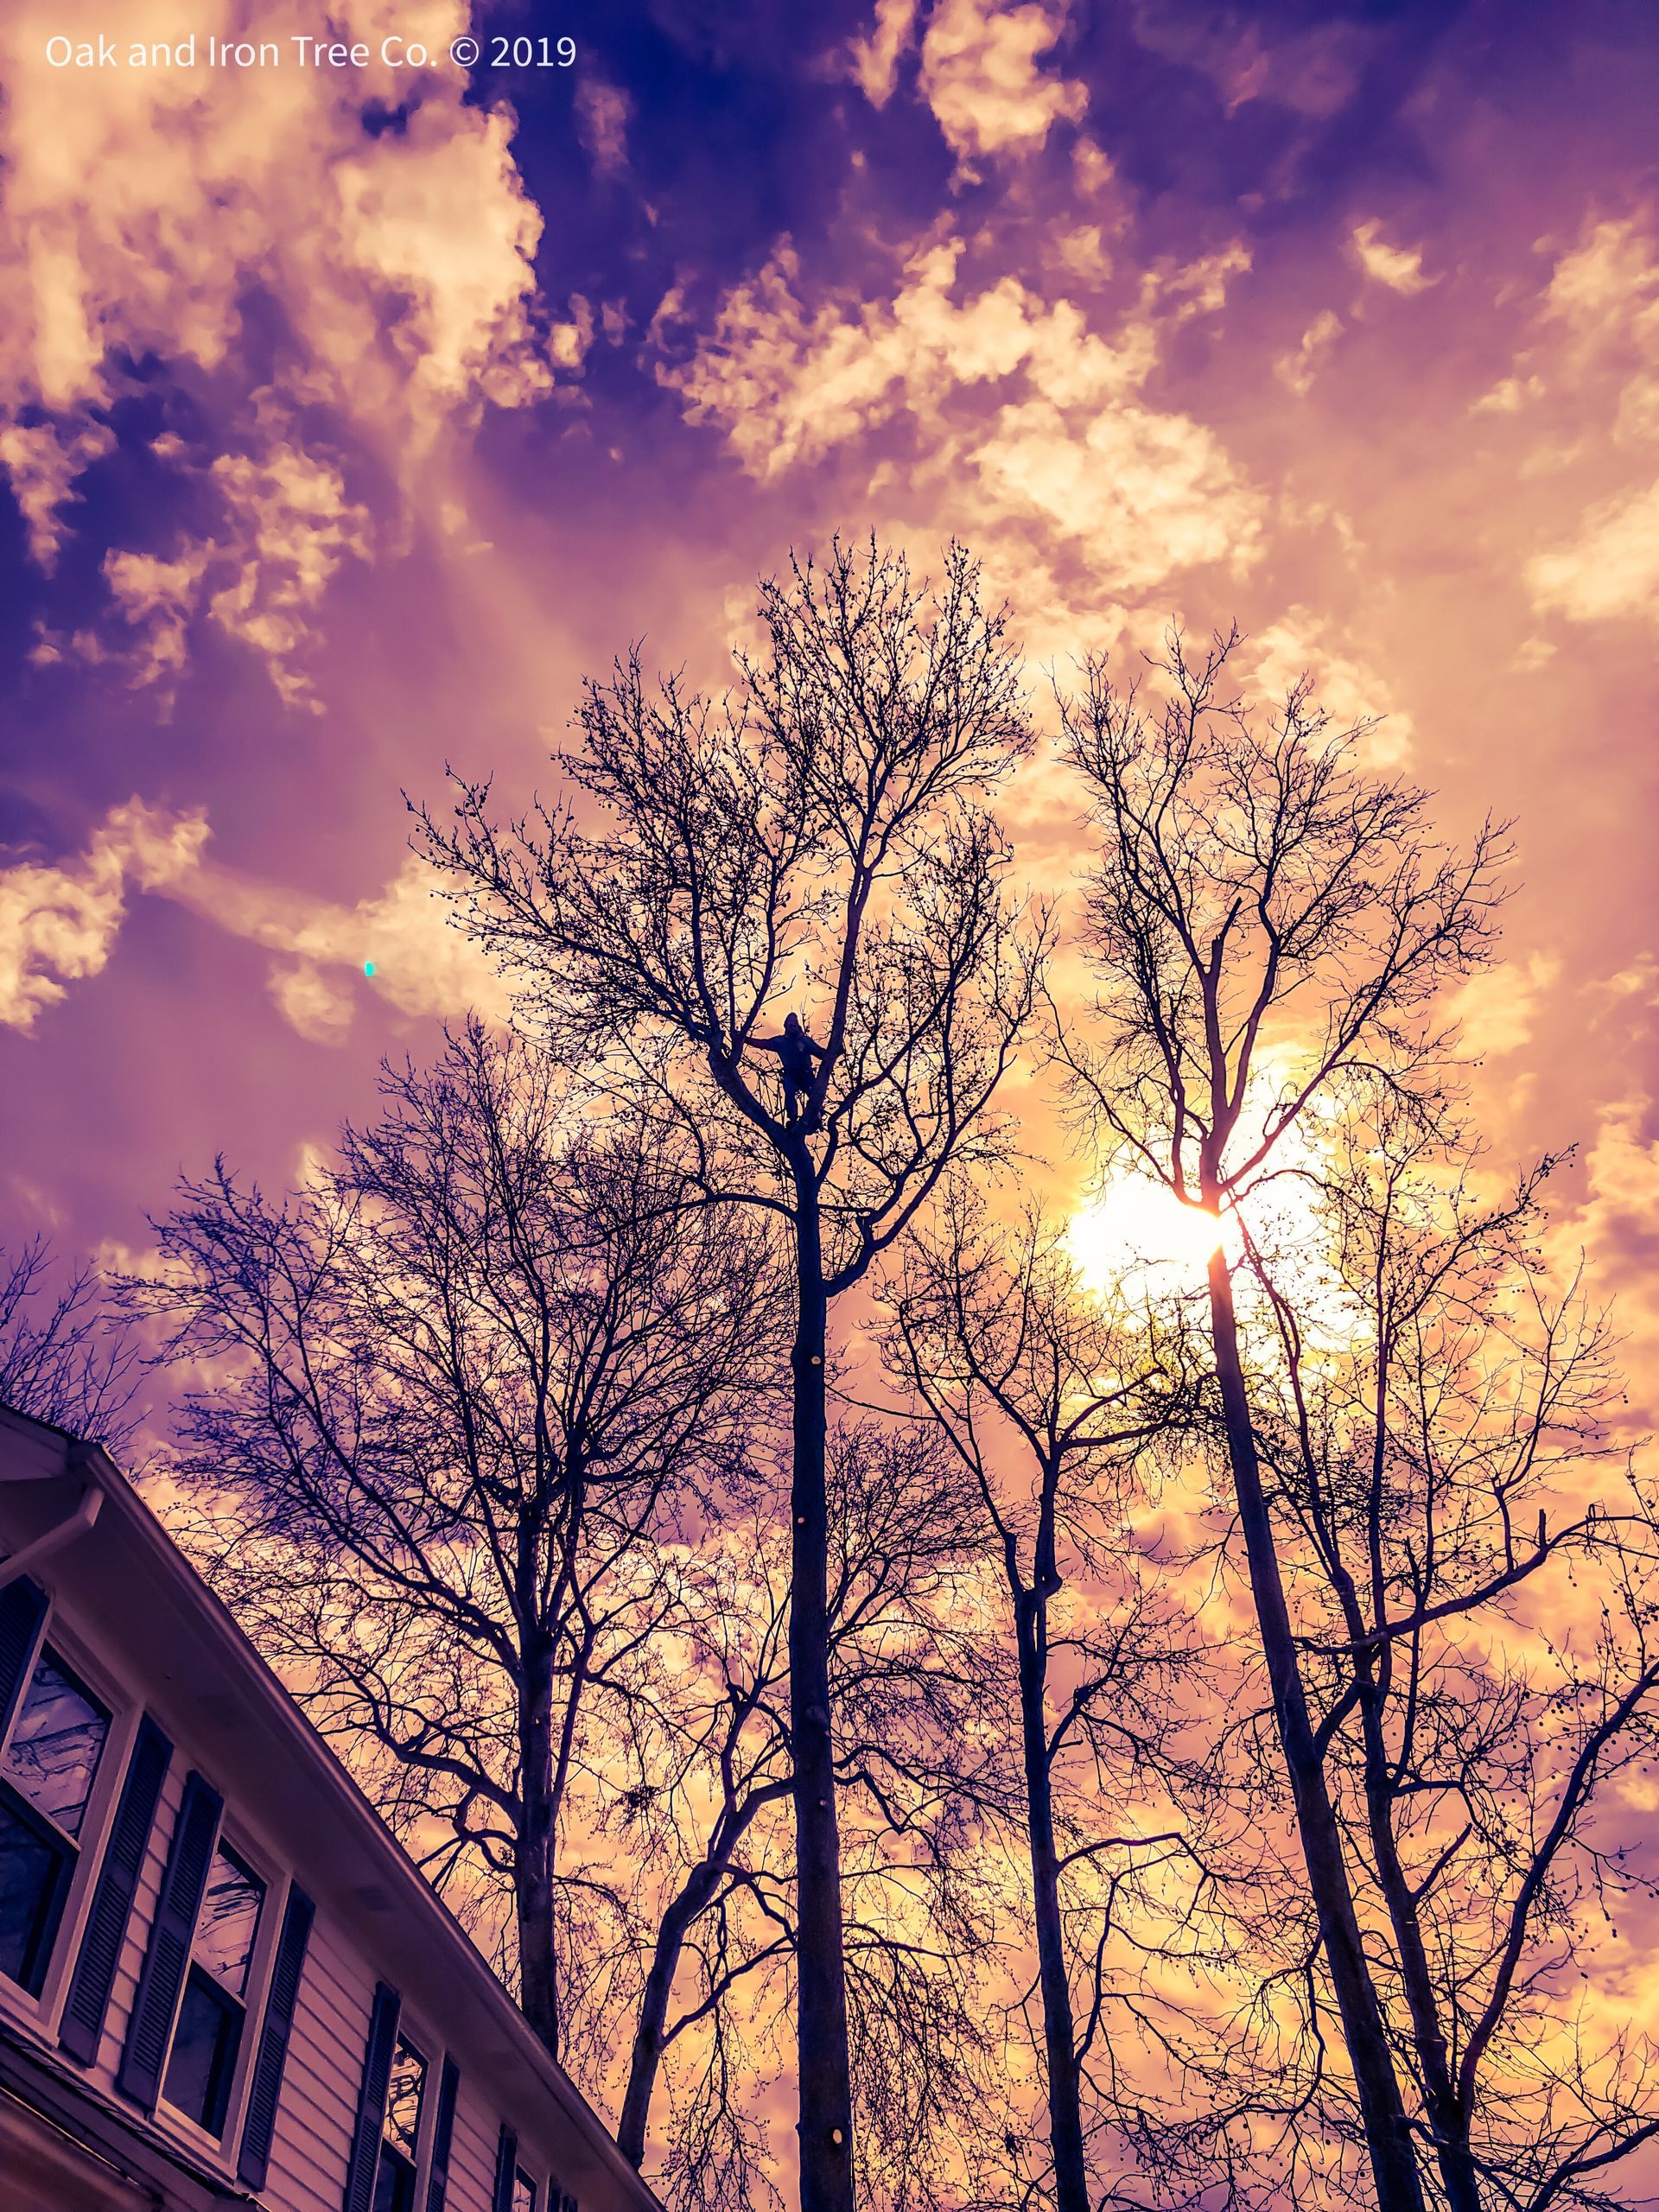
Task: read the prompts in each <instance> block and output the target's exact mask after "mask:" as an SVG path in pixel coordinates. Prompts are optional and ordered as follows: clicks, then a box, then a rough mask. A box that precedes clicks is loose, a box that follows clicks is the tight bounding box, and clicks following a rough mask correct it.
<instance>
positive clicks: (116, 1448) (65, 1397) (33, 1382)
mask: <svg viewBox="0 0 1659 2212" xmlns="http://www.w3.org/2000/svg"><path fill="white" fill-rule="evenodd" d="M141 1364H142V1352H141V1350H140V1347H139V1346H138V1344H137V1343H136V1342H135V1341H134V1339H133V1338H132V1336H131V1335H130V1332H129V1331H128V1330H127V1329H126V1327H125V1326H124V1319H123V1316H122V1315H121V1313H119V1311H118V1309H117V1308H116V1307H115V1306H112V1305H111V1302H110V1300H107V1299H106V1298H105V1295H104V1292H103V1288H102V1286H101V1284H100V1282H99V1278H98V1276H97V1275H96V1274H94V1273H93V1271H92V1268H90V1267H89V1266H86V1265H85V1264H83V1265H80V1266H78V1267H74V1268H70V1269H68V1270H67V1272H66V1271H65V1270H64V1269H63V1268H61V1267H60V1265H59V1264H58V1263H57V1262H55V1261H54V1256H53V1253H52V1248H51V1246H50V1244H49V1243H48V1241H47V1239H46V1238H45V1237H44V1236H30V1237H29V1238H27V1239H26V1240H25V1241H24V1242H23V1243H22V1244H21V1245H19V1246H18V1247H17V1249H16V1250H15V1251H14V1252H11V1253H10V1254H8V1253H6V1252H4V1251H0V1403H3V1404H5V1405H9V1406H12V1407H15V1408H16V1410H17V1411H18V1412H19V1413H22V1414H29V1416H30V1417H31V1419H33V1420H35V1421H50V1422H51V1423H52V1425H53V1427H55V1428H62V1429H67V1430H68V1431H69V1433H70V1434H71V1435H73V1436H79V1437H84V1438H86V1439H87V1440H90V1441H91V1442H93V1443H97V1444H101V1445H103V1446H104V1447H105V1450H106V1451H107V1452H110V1454H111V1457H112V1458H115V1459H124V1457H125V1455H126V1454H127V1452H129V1451H130V1449H131V1446H132V1441H133V1439H134V1437H135V1435H136V1434H137V1428H138V1421H139V1416H138V1415H137V1414H136V1413H135V1412H134V1409H133V1400H134V1398H135V1397H136V1395H137V1389H138V1376H139V1372H140V1369H141Z"/></svg>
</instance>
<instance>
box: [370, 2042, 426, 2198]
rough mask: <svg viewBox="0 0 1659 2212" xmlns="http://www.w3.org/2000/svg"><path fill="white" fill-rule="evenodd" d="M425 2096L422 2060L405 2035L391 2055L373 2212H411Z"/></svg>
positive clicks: (375, 2179) (423, 2063)
mask: <svg viewBox="0 0 1659 2212" xmlns="http://www.w3.org/2000/svg"><path fill="white" fill-rule="evenodd" d="M425 2097H426V2061H425V2059H424V2058H423V2056H422V2055H421V2053H420V2052H419V2051H418V2050H416V2048H415V2046H414V2044H412V2043H410V2039H409V2037H407V2036H399V2037H398V2038H397V2044H396V2046H395V2048H394V2049H393V2051H392V2054H391V2087H390V2088H389V2089H388V2090H387V2092H386V2119H385V2127H384V2129H383V2131H382V2133H381V2139H380V2164H379V2166H378V2170H377V2171H376V2173H375V2177H374V2212H411V2208H412V2207H413V2205H414V2202H415V2164H416V2159H417V2158H419V2156H420V2142H421V2107H422V2105H423V2102H424V2101H425Z"/></svg>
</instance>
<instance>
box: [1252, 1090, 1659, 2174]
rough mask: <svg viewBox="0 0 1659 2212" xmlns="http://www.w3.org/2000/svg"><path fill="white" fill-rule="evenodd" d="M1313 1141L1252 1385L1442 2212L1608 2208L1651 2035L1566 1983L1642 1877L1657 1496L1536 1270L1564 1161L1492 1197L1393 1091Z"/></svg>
mask: <svg viewBox="0 0 1659 2212" xmlns="http://www.w3.org/2000/svg"><path fill="white" fill-rule="evenodd" d="M1326 1149H1327V1153H1328V1155H1329V1156H1328V1158H1327V1159H1326V1160H1325V1163H1324V1166H1323V1171H1322V1172H1321V1173H1319V1189H1320V1193H1321V1198H1322V1200H1323V1209H1322V1211H1323V1216H1324V1219H1325V1223H1326V1224H1327V1228H1328V1236H1329V1243H1330V1258H1329V1263H1328V1274H1327V1275H1326V1278H1325V1281H1324V1282H1323V1283H1322V1284H1320V1285H1319V1288H1318V1290H1317V1291H1313V1290H1311V1289H1310V1287H1309V1285H1308V1281H1307V1277H1306V1259H1304V1261H1303V1262H1302V1263H1301V1266H1300V1268H1298V1266H1297V1265H1295V1264H1294V1263H1287V1262H1286V1261H1285V1260H1284V1259H1283V1258H1282V1257H1278V1256H1275V1255H1272V1254H1271V1253H1270V1252H1266V1251H1262V1250H1260V1249H1258V1250H1256V1251H1255V1252H1254V1253H1253V1255H1252V1271H1253V1273H1254V1274H1255V1278H1256V1280H1257V1282H1258V1284H1259V1286H1260V1287H1261V1289H1262V1293H1263V1294H1264V1295H1265V1298H1266V1300H1267V1303H1268V1310H1269V1313H1270V1316H1271V1324H1272V1328H1271V1334H1270V1336H1268V1338H1267V1344H1266V1355H1265V1358H1264V1366H1266V1367H1267V1368H1268V1372H1267V1373H1264V1374H1263V1375H1262V1377H1261V1379H1260V1380H1259V1382H1258V1384H1257V1388H1256V1389H1255V1394H1254V1395H1255V1406H1256V1409H1257V1420H1258V1434H1259V1435H1260V1437H1261V1440H1262V1457H1263V1461H1264V1464H1265V1465H1266V1466H1267V1468H1268V1471H1269V1478H1270V1480H1272V1481H1273V1482H1274V1484H1275V1485H1276V1486H1277V1488H1278V1490H1279V1492H1280V1495H1281V1497H1282V1499H1283V1500H1284V1503H1285V1506H1286V1508H1287V1515H1288V1516H1291V1517H1292V1520H1293V1523H1294V1532H1295V1548H1296V1555H1297V1566H1298V1570H1299V1574H1300V1580H1301V1584H1302V1586H1303V1587H1304V1588H1305V1589H1306V1591H1307V1592H1308V1597H1307V1599H1306V1607H1305V1619H1304V1627H1303V1645H1304V1650H1305V1653H1306V1659H1305V1664H1306V1668H1307V1670H1308V1673H1309V1675H1310V1677H1311V1679H1312V1681H1313V1684H1314V1686H1315V1694H1316V1698H1317V1700H1318V1703H1319V1707H1321V1708H1322V1717H1321V1718H1320V1719H1319V1726H1318V1727H1317V1729H1316V1742H1317V1743H1318V1745H1319V1749H1320V1751H1321V1753H1322V1756H1323V1758H1324V1759H1325V1765H1326V1768H1327V1770H1328V1771H1329V1772H1330V1773H1331V1775H1332V1787H1333V1794H1334V1796H1335V1797H1336V1801H1337V1803H1338V1809H1339V1811H1340V1812H1341V1813H1342V1815H1343V1817H1344V1823H1345V1826H1346V1828H1347V1832H1348V1835H1349V1839H1350V1846H1349V1847H1350V1857H1351V1864H1352V1865H1353V1866H1355V1868H1356V1869H1357V1875H1358V1878H1359V1880H1360V1882H1361V1884H1362V1885H1363V1904H1364V1905H1365V1907H1366V1909H1367V1910H1366V1917H1367V1921H1368V1924H1370V1926H1371V1927H1372V1928H1373V1929H1374V1930H1375V1931H1376V1932H1375V1933H1374V1935H1373V1937H1372V1955H1373V1958H1374V1960H1375V1961H1376V1974H1377V1978H1378V1983H1379V1987H1380V1989H1381V1991H1382V1993H1383V1999H1384V2004H1385V2009H1386V2011H1387V2013H1388V2016H1389V2028H1390V2030H1391V2031H1392V2033H1393V2036H1394V2037H1395V2042H1396V2045H1397V2047H1398V2048H1399V2050H1401V2051H1402V2054H1403V2055H1404V2057H1405V2062H1406V2067H1407V2074H1408V2081H1409V2083H1410V2087H1411V2089H1412V2092H1413V2097H1414V2105H1415V2107H1416V2110H1417V2113H1418V2115H1419V2117H1418V2123H1417V2138H1418V2140H1419V2141H1420V2142H1421V2144H1422V2145H1423V2147H1424V2152H1425V2154H1426V2155H1427V2156H1430V2157H1432V2158H1433V2168H1434V2171H1435V2173H1436V2176H1437V2178H1438V2181H1439V2185H1440V2191H1441V2192H1442V2193H1443V2196H1444V2201H1445V2202H1446V2206H1447V2207H1448V2208H1449V2212H1497V2208H1498V2207H1500V2206H1512V2205H1513V2206H1525V2207H1528V2208H1529V2212H1543V2208H1545V2207H1546V2206H1548V2205H1552V2204H1560V2205H1569V2204H1573V2205H1583V2206H1597V2207H1599V2206H1603V2205H1605V2204H1606V2203H1608V2202H1610V2201H1611V2200H1610V2199H1609V2198H1608V2196H1606V2194H1605V2190H1604V2188H1603V2186H1602V2184H1603V2183H1604V2181H1605V2178H1606V2177H1608V2175H1609V2172H1610V2170H1611V2168H1612V2167H1613V2166H1614V2165H1615V2164H1617V2163H1618V2160H1619V2159H1621V2158H1624V2157H1625V2156H1626V2155H1627V2154H1628V2153H1629V2152H1630V2151H1632V2150H1633V2149H1635V2148H1636V2147H1637V2146H1638V2145H1641V2144H1643V2143H1644V2142H1646V2141H1647V2140H1649V2139H1650V2138H1652V2137H1653V2136H1654V2135H1655V2134H1656V2133H1659V2065H1656V2054H1655V2053H1654V2052H1653V2050H1651V2049H1650V2047H1649V2046H1648V2045H1647V2044H1645V2043H1644V2042H1643V2040H1642V2039H1641V2038H1639V2037H1635V2036H1633V2035H1625V2036H1619V2035H1617V2034H1612V2035H1609V2034H1606V2033H1605V2032H1604V2033H1603V2035H1602V2036H1601V2037H1600V2040H1599V2043H1598V2038H1597V2037H1596V2035H1595V2034H1594V2032H1593V2031H1592V2029H1591V2028H1590V2027H1589V2026H1588V2025H1587V2024H1586V2022H1585V2021H1584V2020H1583V2019H1582V2018H1580V2017H1579V2016H1578V2013H1577V2008H1576V2006H1575V2005H1574V2003H1573V1992H1574V1987H1575V1985H1576V1984H1577V1983H1578V1982H1579V1980H1580V1977H1581V1975H1582V1974H1583V1971H1584V1967H1583V1961H1584V1958H1585V1955H1586V1946H1587V1943H1588V1940H1589V1932H1590V1931H1589V1928H1588V1925H1587V1923H1588V1921H1589V1919H1590V1918H1591V1916H1592V1915H1595V1916H1602V1917H1606V1916H1611V1914H1612V1913H1613V1912H1614V1911H1616V1910H1618V1907H1619V1904H1620V1903H1621V1901H1622V1900H1624V1899H1628V1898H1629V1897H1630V1896H1631V1895H1632V1893H1635V1894H1637V1895H1643V1896H1645V1895H1651V1894H1652V1893H1653V1890H1654V1885H1653V1883H1652V1881H1651V1879H1650V1878H1649V1877H1648V1876H1647V1875H1645V1874H1643V1872H1640V1871H1639V1869H1638V1867H1637V1866H1636V1865H1635V1864H1633V1863H1632V1861H1631V1859H1630V1856H1629V1852H1630V1834H1629V1833H1628V1832H1626V1833H1625V1834H1624V1838H1623V1840H1620V1830H1619V1826H1618V1818H1617V1806H1616V1802H1615V1803H1610V1802H1608V1801H1609V1799H1610V1798H1615V1799H1616V1796H1617V1791H1616V1785H1617V1783H1618V1777H1620V1776H1621V1775H1622V1774H1624V1773H1625V1772H1627V1771H1628V1770H1630V1769H1631V1768H1632V1767H1633V1766H1634V1765H1637V1764H1642V1765H1643V1766H1645V1765H1646V1764H1649V1762H1650V1761H1651V1759H1652V1758H1653V1756H1654V1752H1655V1749H1656V1746H1659V1643H1656V1639H1655V1636H1654V1623H1655V1620H1656V1618H1659V1551H1656V1541H1655V1538H1656V1530H1655V1525H1654V1522H1653V1519H1652V1515H1651V1502H1650V1500H1649V1497H1647V1495H1646V1493H1645V1491H1644V1490H1643V1488H1642V1486H1640V1485H1639V1484H1635V1483H1634V1481H1631V1482H1629V1483H1626V1482H1620V1483H1619V1484H1618V1487H1619V1489H1620V1490H1621V1491H1622V1492H1623V1495H1622V1496H1621V1497H1617V1498H1616V1500H1615V1502H1614V1503H1613V1505H1612V1507H1611V1510H1609V1509H1608V1507H1607V1506H1606V1504H1605V1503H1599V1501H1598V1499H1597V1497H1596V1495H1595V1493H1596V1491H1597V1489H1598V1487H1599V1486H1601V1485H1603V1484H1605V1482H1606V1480H1607V1478H1608V1474H1609V1471H1610V1470H1609V1468H1608V1465H1607V1464H1606V1463H1608V1462H1609V1461H1611V1462H1612V1463H1614V1470H1615V1471H1617V1469H1618V1468H1620V1467H1623V1466H1624V1465H1625V1464H1626V1463H1625V1460H1624V1454H1623V1453H1622V1452H1618V1450H1617V1449H1616V1447H1615V1445H1614V1443H1613V1440H1612V1439H1611V1435H1610V1432H1609V1427H1608V1423H1609V1418H1610V1416H1611V1415H1612V1414H1614V1412H1615V1410H1616V1408H1617V1405H1618V1382H1617V1377H1616V1375H1615V1373H1614V1371H1613V1369H1612V1366H1611V1342H1610V1338H1609V1334H1608V1331H1607V1327H1606V1325H1605V1321H1604V1320H1603V1319H1600V1318H1599V1317H1597V1316H1596V1315H1594V1314H1593V1313H1591V1312H1589V1311H1588V1310H1587V1308H1586V1306H1585V1303H1584V1301H1583V1299H1582V1296H1581V1294H1580V1290H1579V1287H1578V1286H1577V1285H1576V1284H1570V1285H1568V1286H1567V1287H1565V1288H1559V1287H1554V1285H1553V1284H1552V1282H1551V1280H1550V1277H1549V1275H1548V1271H1547V1270H1546V1269H1545V1268H1544V1266H1543V1264H1542V1262H1541V1258H1540V1255H1539V1252H1538V1250H1537V1246H1536V1231H1537V1228H1538V1225H1539V1224H1538V1217H1537V1209H1538V1199H1539V1192H1540V1189H1541V1185H1542V1182H1543V1179H1544V1177H1545V1175H1546V1174H1547V1173H1548V1168H1549V1166H1550V1163H1548V1162H1547V1163H1545V1166H1543V1167H1542V1168H1541V1169H1540V1170H1538V1171H1537V1172H1535V1173H1534V1174H1532V1175H1529V1177H1527V1178H1526V1179H1524V1180H1523V1181H1522V1184H1521V1185H1520V1186H1519V1188H1518V1190H1517V1191H1516V1192H1515V1193H1514V1194H1513V1195H1512V1196H1510V1198H1507V1199H1500V1200H1499V1201H1497V1203H1494V1202H1493V1201H1491V1199H1490V1198H1482V1196H1481V1193H1480V1190H1479V1179H1478V1174H1477V1173H1476V1172H1475V1169H1476V1160H1475V1157H1474V1154H1473V1152H1472V1147H1471V1145H1470V1143H1469V1141H1468V1138H1467V1136H1466V1134H1465V1132H1464V1131H1463V1130H1462V1128H1460V1126H1459V1122H1458V1120H1457V1118H1456V1117H1455V1116H1451V1115H1448V1114H1446V1113H1442V1114H1440V1115H1437V1116H1428V1117H1426V1116H1424V1115H1423V1114H1422V1113H1421V1111H1418V1110H1414V1107H1413V1104H1412V1103H1411V1102H1402V1101H1401V1100H1400V1099H1398V1098H1397V1097H1395V1096H1389V1094H1387V1093H1386V1092H1385V1093H1384V1094H1383V1096H1381V1097H1380V1098H1379V1099H1378V1100H1376V1103H1375V1105H1374V1108H1373V1110H1371V1111H1370V1112H1369V1113H1356V1114H1355V1115H1354V1116H1352V1117H1351V1119H1350V1120H1349V1121H1348V1122H1346V1123H1345V1124H1344V1126H1343V1127H1342V1128H1340V1130H1338V1132H1335V1133H1334V1134H1333V1135H1332V1137H1331V1138H1330V1139H1329V1141H1328V1144H1327V1147H1326ZM1310 1172H1311V1173H1312V1172H1314V1171H1312V1170H1311V1171H1310Z"/></svg>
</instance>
